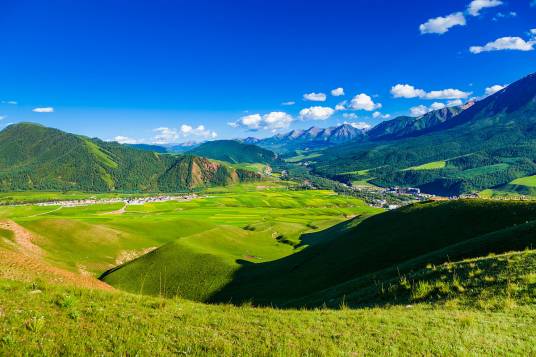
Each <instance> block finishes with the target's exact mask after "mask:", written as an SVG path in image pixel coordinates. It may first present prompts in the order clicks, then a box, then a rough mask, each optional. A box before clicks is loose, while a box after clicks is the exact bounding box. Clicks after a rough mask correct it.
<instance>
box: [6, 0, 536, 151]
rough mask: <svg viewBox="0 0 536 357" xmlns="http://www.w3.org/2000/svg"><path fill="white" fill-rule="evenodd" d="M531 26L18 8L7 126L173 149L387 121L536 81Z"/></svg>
mask: <svg viewBox="0 0 536 357" xmlns="http://www.w3.org/2000/svg"><path fill="white" fill-rule="evenodd" d="M531 1H532V2H533V4H532V5H531ZM531 29H536V4H534V1H533V0H474V1H471V0H463V1H458V0H449V1H429V0H415V1H393V0H352V1H338V0H330V1H305V0H304V1H301V0H300V1H296V0H269V1H268V0H266V1H261V0H247V1H246V0H244V1H231V0H229V1H204V0H196V1H180V0H176V1H172V0H168V1H163V0H152V1H136V0H130V1H121V0H109V1H104V0H91V1H89V0H87V1H85V0H77V1H67V0H64V1H60V0H46V1H45V0H42V1H27V0H4V1H2V2H1V4H0V38H1V39H2V40H1V41H0V102H1V103H0V117H2V119H1V120H0V126H2V127H3V126H5V125H7V124H9V123H16V122H20V121H32V122H38V123H42V124H44V125H47V126H53V127H57V128H60V129H63V130H66V131H70V132H75V133H80V134H84V135H88V136H92V137H93V136H96V137H100V138H102V139H106V140H110V139H114V138H116V137H117V138H118V139H119V140H120V141H125V142H148V143H149V142H150V143H153V142H156V143H168V142H183V141H188V140H196V141H199V140H205V139H210V138H214V137H217V138H235V137H244V136H258V137H264V136H269V135H272V133H274V132H284V131H288V130H290V129H294V128H305V127H309V126H312V125H316V126H322V127H326V126H332V125H336V124H339V123H343V122H345V121H347V122H352V123H354V125H356V126H365V125H375V124H377V123H378V122H380V121H381V120H386V119H387V118H393V117H396V116H397V115H406V114H410V113H412V114H413V115H420V114H422V113H423V112H425V111H426V110H430V109H431V108H439V107H441V106H444V105H454V104H456V103H459V102H460V101H462V102H463V101H466V100H468V99H469V98H472V97H482V96H484V95H485V93H486V90H487V92H488V93H491V92H493V90H494V88H495V89H497V88H499V87H497V86H502V85H506V84H508V83H511V82H512V81H514V80H516V79H519V78H521V77H523V76H525V75H527V74H529V73H532V72H535V71H536V51H535V49H536V40H535V39H536V30H535V31H533V32H532V33H531ZM494 86H495V87H494ZM338 88H342V90H341V89H338ZM337 89H338V90H337ZM332 90H334V91H333V94H332V93H331V92H332ZM343 93H344V94H343ZM324 97H325V100H324ZM289 102H294V104H293V105H284V104H283V103H285V104H290V103H289ZM15 103H16V104H15ZM364 123H366V124H364Z"/></svg>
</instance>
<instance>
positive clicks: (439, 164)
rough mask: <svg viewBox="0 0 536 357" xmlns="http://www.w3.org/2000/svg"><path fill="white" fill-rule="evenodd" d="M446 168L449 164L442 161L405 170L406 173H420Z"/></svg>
mask: <svg viewBox="0 0 536 357" xmlns="http://www.w3.org/2000/svg"><path fill="white" fill-rule="evenodd" d="M445 166H447V162H446V161H444V160H442V161H434V162H429V163H426V164H422V165H419V166H412V167H408V168H407V169H404V170H405V171H407V170H417V171H419V170H437V169H442V168H444V167H445Z"/></svg>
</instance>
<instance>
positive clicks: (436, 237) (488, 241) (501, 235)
mask: <svg viewBox="0 0 536 357" xmlns="http://www.w3.org/2000/svg"><path fill="white" fill-rule="evenodd" d="M534 220H536V205H534V204H530V203H521V202H505V203H503V202H486V201H457V202H446V203H428V204H417V205H413V206H410V207H406V208H402V209H399V210H396V211H392V212H388V213H383V214H380V215H376V216H374V217H370V218H368V219H365V220H363V217H358V218H355V219H354V221H353V222H348V223H343V224H341V225H339V226H336V227H333V228H332V229H331V230H330V231H327V232H320V233H317V234H316V235H315V234H312V235H306V236H302V238H301V245H307V247H305V248H304V249H302V250H299V251H296V253H294V254H292V255H289V256H288V257H285V258H281V259H278V260H275V261H271V262H265V263H263V262H259V263H255V264H252V263H251V262H248V261H246V260H244V259H239V260H237V263H238V264H240V265H241V267H240V269H238V270H236V271H234V272H232V279H230V276H229V274H231V271H230V270H225V271H224V270H222V264H220V263H218V259H219V258H221V255H219V253H216V252H207V251H204V250H203V249H199V246H198V248H197V250H196V251H197V252H198V253H197V254H198V255H199V256H198V257H197V258H195V257H194V258H191V257H192V256H191V255H190V256H189V257H190V258H191V259H193V261H192V260H191V259H190V258H187V256H186V255H185V253H184V250H183V247H184V245H183V244H179V245H177V244H170V245H166V246H163V247H161V248H160V249H158V250H157V251H155V252H153V253H151V255H148V256H144V257H141V258H139V259H137V260H135V261H133V262H131V263H128V264H127V265H125V266H123V267H119V268H117V269H115V270H114V271H111V272H110V273H109V274H107V275H106V276H105V277H104V280H105V281H106V282H109V283H110V284H112V285H114V286H118V287H128V290H130V291H138V292H139V291H140V290H143V291H144V292H145V293H148V294H160V293H162V291H161V290H160V287H161V285H160V284H159V280H158V279H161V278H162V277H163V276H166V277H167V278H166V279H165V280H166V286H167V287H168V290H167V291H168V294H169V295H171V296H174V295H175V294H176V293H177V292H179V295H180V291H181V289H179V288H178V287H179V286H182V285H181V284H185V282H186V281H188V280H189V276H190V274H192V273H191V272H188V270H185V269H186V268H188V269H192V264H195V261H196V260H197V261H206V262H207V264H201V265H203V269H207V267H209V266H210V267H211V268H210V269H211V273H210V274H206V276H204V278H203V286H202V287H200V286H199V284H197V283H192V284H194V285H195V286H196V287H195V288H194V289H193V290H196V289H198V288H199V290H200V291H203V292H205V293H206V292H207V290H211V291H212V294H211V295H210V296H208V295H204V297H203V299H201V301H206V300H208V301H212V302H228V301H232V302H235V303H240V302H244V301H252V302H253V303H255V304H276V305H280V306H281V305H285V306H288V305H290V306H294V304H298V305H296V306H299V304H304V303H305V302H308V301H309V300H308V299H307V298H306V297H307V296H309V295H312V296H314V295H315V294H321V295H322V294H323V293H322V291H324V290H326V289H333V288H334V287H336V286H338V285H340V284H344V283H348V282H350V281H352V280H355V279H358V278H363V277H364V276H367V275H369V274H372V273H374V274H376V273H378V272H381V271H383V270H385V269H389V270H390V274H391V275H392V274H394V273H397V268H396V267H397V266H400V267H403V268H404V270H408V271H409V270H411V269H414V268H419V267H422V266H424V265H425V264H427V263H434V264H440V263H443V262H445V261H447V260H448V259H463V258H470V257H478V256H482V255H486V254H488V253H490V252H495V253H501V252H505V251H509V250H519V249H524V248H525V247H528V246H531V245H532V244H534V243H536V240H535V238H534V237H535V236H536V235H534V233H535V230H536V228H535V227H536V225H535V224H534V222H532V221H534ZM527 222H528V223H527ZM394 232H396V233H394ZM312 242H314V243H312ZM207 254H208V255H207ZM157 256H161V257H165V259H157ZM422 257H425V258H422ZM420 258H422V259H424V260H422V259H421V260H419V259H420ZM206 259H212V262H211V263H210V264H209V263H208V261H207V260H206ZM411 261H413V263H408V262H411ZM200 268H201V267H200ZM181 272H184V274H183V273H181ZM398 272H399V271H398ZM387 278H392V276H389V274H387V276H386V279H387ZM151 280H152V281H151ZM196 281H197V279H196ZM223 281H228V283H226V284H225V285H222V284H221V282H223ZM216 282H219V283H216ZM368 283H369V284H372V281H370V280H369V281H368ZM142 284H143V289H142ZM207 285H208V286H213V287H214V288H212V289H207ZM183 289H184V287H183ZM351 292H352V291H350V292H345V294H350V293H351ZM195 295H196V294H195V293H193V292H190V293H189V294H188V296H195ZM325 296H330V298H329V300H332V302H333V301H338V300H337V298H341V296H332V295H331V294H326V295H325ZM293 301H296V303H294V302H293ZM312 301H314V299H311V302H312ZM297 302H299V303H297ZM323 303H330V302H329V301H325V300H324V301H322V302H321V303H320V304H319V305H321V304H323ZM337 303H338V302H337Z"/></svg>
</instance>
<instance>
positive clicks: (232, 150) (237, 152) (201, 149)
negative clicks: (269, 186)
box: [189, 140, 277, 164]
mask: <svg viewBox="0 0 536 357" xmlns="http://www.w3.org/2000/svg"><path fill="white" fill-rule="evenodd" d="M189 153H190V154H192V155H197V156H203V157H207V158H209V159H214V160H221V161H227V162H230V163H233V164H237V163H261V164H270V163H272V162H274V161H275V160H276V159H277V156H276V154H274V153H273V152H272V151H270V150H266V149H263V148H261V147H258V146H256V145H251V144H244V143H241V142H238V141H235V140H215V141H208V142H206V143H203V144H201V145H199V146H198V147H196V148H194V149H193V150H190V151H189Z"/></svg>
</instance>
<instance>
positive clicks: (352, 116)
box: [342, 113, 357, 119]
mask: <svg viewBox="0 0 536 357" xmlns="http://www.w3.org/2000/svg"><path fill="white" fill-rule="evenodd" d="M342 117H343V118H344V119H357V114H356V113H344V114H343V115H342Z"/></svg>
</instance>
